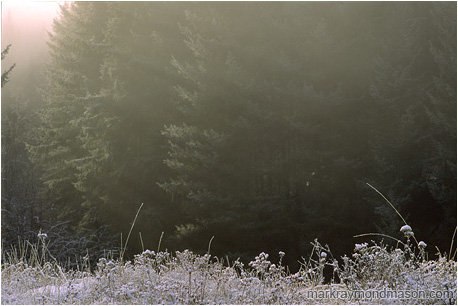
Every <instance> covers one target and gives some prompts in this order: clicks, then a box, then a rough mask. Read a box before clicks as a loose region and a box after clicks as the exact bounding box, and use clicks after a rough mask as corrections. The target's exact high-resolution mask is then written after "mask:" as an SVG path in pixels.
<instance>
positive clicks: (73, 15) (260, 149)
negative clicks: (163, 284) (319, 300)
mask: <svg viewBox="0 0 458 306" xmlns="http://www.w3.org/2000/svg"><path fill="white" fill-rule="evenodd" d="M49 50H50V53H51V60H50V62H49V63H48V64H47V66H46V69H45V72H44V76H45V80H46V82H45V84H44V85H43V86H42V93H43V96H42V97H41V99H42V101H43V106H42V107H41V109H40V110H39V111H38V112H37V114H38V115H33V114H28V113H27V112H25V111H24V110H23V112H22V113H20V112H18V111H15V112H13V113H12V115H11V116H8V117H4V116H2V165H3V166H2V177H3V180H2V191H3V197H2V210H3V215H5V214H6V215H7V216H9V215H16V216H17V215H18V214H20V212H19V209H18V207H21V208H22V209H24V208H25V207H30V208H31V210H30V212H32V213H30V218H31V219H30V221H26V222H27V223H28V227H30V228H31V230H32V229H33V228H35V229H36V230H37V231H38V229H40V228H42V229H43V231H47V232H48V233H49V235H50V236H51V240H52V239H54V241H56V242H55V246H56V249H57V250H56V252H59V250H58V248H61V250H62V246H63V244H65V243H66V247H65V248H64V249H66V250H67V252H63V251H62V252H61V253H59V255H60V256H61V257H62V258H66V257H68V256H69V253H72V252H73V253H74V254H76V251H75V250H80V252H82V254H81V255H84V254H86V253H89V254H90V256H98V255H99V254H100V253H102V252H104V250H107V249H116V248H117V247H119V233H123V235H124V240H125V236H126V235H127V232H128V230H129V228H130V225H131V222H132V220H133V218H134V216H135V213H136V210H137V208H138V207H139V205H140V204H141V203H144V209H143V210H142V211H141V212H140V216H139V219H138V221H137V223H136V224H135V228H134V234H135V233H136V232H141V237H142V238H143V239H142V240H143V241H140V239H139V236H137V235H136V234H135V235H133V236H132V240H131V241H130V242H129V246H128V247H129V249H130V250H131V251H135V252H137V251H138V250H139V249H141V247H142V246H141V243H143V244H144V246H145V247H149V248H154V247H155V246H156V245H157V241H158V239H159V237H160V235H161V232H163V231H164V232H165V236H164V239H163V241H162V246H163V247H167V248H169V249H182V248H192V249H194V250H196V251H201V250H206V249H207V246H208V245H207V244H208V242H209V240H210V238H211V237H212V236H215V240H214V242H213V244H212V249H213V250H214V251H213V252H212V253H213V254H216V255H226V254H228V255H230V256H234V257H241V258H242V259H243V258H247V259H248V258H251V257H252V256H253V255H254V254H258V253H259V251H261V250H269V251H271V252H275V253H278V251H280V250H282V251H285V252H286V254H287V257H286V260H287V261H288V263H289V264H290V265H294V263H295V262H296V260H297V259H299V258H300V256H301V255H303V254H306V253H307V252H308V249H309V248H310V244H309V242H310V241H313V239H315V238H319V239H320V241H323V242H326V243H328V244H330V245H331V246H332V249H333V250H334V251H335V252H336V253H337V254H342V253H343V252H347V253H348V252H349V251H350V250H349V249H346V247H348V246H351V244H352V242H353V240H352V236H353V235H356V234H360V233H365V232H369V231H375V230H378V231H380V232H383V233H387V234H393V235H397V233H396V232H397V231H398V229H399V227H400V225H402V220H399V219H398V217H397V216H396V215H395V213H393V211H391V210H390V208H389V207H387V206H386V203H384V201H383V199H381V198H380V197H379V196H378V195H377V194H376V193H374V192H373V191H372V190H371V189H370V188H368V187H367V186H366V185H365V184H364V183H365V182H370V183H371V184H373V185H374V186H376V187H377V188H378V189H379V190H380V191H381V192H383V193H384V194H385V195H386V196H387V197H388V198H390V199H391V201H392V202H393V203H395V205H396V206H397V207H398V209H399V210H400V212H401V214H403V215H404V216H406V219H407V220H408V222H409V224H410V223H411V224H412V225H414V227H415V228H416V229H419V231H418V233H417V234H418V235H419V236H421V238H422V239H423V240H425V241H428V245H430V246H431V252H432V253H434V252H435V250H434V249H433V248H434V245H435V244H436V245H437V246H438V247H439V248H440V249H441V250H443V251H445V250H446V249H448V247H449V244H450V241H451V237H452V234H453V231H454V228H455V226H456V200H457V199H456V3H449V2H448V3H446V2H439V3H346V2H341V3H334V2H332V3H300V2H291V3H280V2H269V3H250V2H246V3H242V2H240V3H226V2H220V3H198V2H190V3H168V2H164V3H162V2H138V3H129V2H73V3H71V4H67V5H65V6H62V8H61V13H60V16H59V17H58V18H57V19H56V20H55V22H54V26H53V30H52V33H51V34H50V42H49ZM2 57H3V53H2ZM2 85H3V76H2ZM11 99H12V98H11ZM16 99H18V98H17V97H16ZM10 104H11V103H10ZM2 114H3V113H2ZM37 116H38V117H39V119H40V120H39V122H35V121H36V120H35V121H34V120H32V121H33V122H34V123H33V124H26V125H24V126H22V131H20V133H21V134H19V135H16V134H14V132H15V131H17V128H18V127H19V125H18V123H17V122H19V121H21V120H28V119H27V118H29V117H30V118H35V119H36V118H37ZM21 135H27V137H25V136H21ZM16 146H18V148H19V149H15V148H16ZM26 147H27V149H28V150H25V149H24V148H26ZM14 150H19V151H20V154H17V153H15V152H14ZM17 159H24V160H25V161H24V164H26V165H28V166H30V165H31V162H32V164H33V169H35V170H34V172H27V169H26V168H24V167H23V168H21V167H20V166H17V163H16V160H17ZM13 165H16V166H15V167H16V168H15V169H16V170H14V169H13V170H12V167H13ZM13 172H14V173H19V174H20V175H19V176H16V177H15V176H14V175H11V173H13ZM27 173H28V174H29V175H26V174H27ZM32 174H33V175H32ZM38 174H39V176H40V177H39V178H38V177H36V176H37V175H38ZM10 185H18V186H30V188H32V189H33V192H29V193H25V192H23V191H21V188H13V189H11V188H9V187H8V186H10ZM21 193H22V194H31V195H33V196H34V200H31V199H28V200H27V199H22V200H21V201H27V205H26V204H25V202H22V203H17V204H14V205H13V204H11V203H13V202H14V201H16V200H15V199H18V195H19V194H21ZM34 201H35V202H34ZM14 203H16V202H14ZM32 203H40V206H39V208H38V206H36V205H35V206H34V205H32ZM38 215H39V216H40V218H39V219H37V220H38V221H36V222H35V221H33V218H34V217H35V216H38ZM16 219H17V218H16ZM16 219H15V218H6V217H5V218H3V219H2V229H10V228H15V227H16V228H17V227H18V226H19V224H18V222H19V221H18V220H16ZM24 220H25V219H24ZM32 222H35V223H32ZM53 224H54V227H53ZM56 225H59V226H57V227H56ZM17 235H19V236H21V237H22V238H26V237H25V236H24V235H21V234H20V233H16V232H14V231H7V232H6V233H5V232H4V235H3V237H2V238H3V239H4V241H8V243H11V241H14V239H16V236H17ZM134 236H135V237H134ZM65 241H66V242H65ZM57 242H59V243H57ZM70 246H71V247H70ZM70 256H74V255H70Z"/></svg>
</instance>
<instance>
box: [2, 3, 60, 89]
mask: <svg viewBox="0 0 458 306" xmlns="http://www.w3.org/2000/svg"><path fill="white" fill-rule="evenodd" d="M59 3H64V2H63V1H60V2H57V1H18V0H7V1H2V2H1V6H2V31H1V32H2V38H1V40H2V50H4V49H5V48H6V46H7V45H9V44H11V49H10V52H9V54H8V55H7V57H6V58H5V60H4V61H2V71H3V70H5V69H6V68H8V67H9V66H11V65H12V64H13V63H16V68H15V69H14V73H12V74H11V76H10V79H11V81H12V82H11V84H13V83H15V84H17V81H18V79H19V80H21V79H22V80H23V79H24V78H25V76H26V75H30V74H33V73H38V72H37V71H36V70H37V69H38V68H36V67H38V66H39V65H40V63H42V62H45V61H46V58H47V54H48V52H47V46H46V41H47V39H48V35H47V32H48V31H51V24H52V21H53V18H54V17H56V16H57V14H58V12H59ZM13 81H14V82H13ZM11 84H10V86H9V87H11Z"/></svg>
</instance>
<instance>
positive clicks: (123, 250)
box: [120, 203, 144, 261]
mask: <svg viewBox="0 0 458 306" xmlns="http://www.w3.org/2000/svg"><path fill="white" fill-rule="evenodd" d="M143 204H144V203H142V204H141V205H140V207H139V208H138V210H137V214H136V215H135V218H134V221H133V222H132V225H131V227H130V230H129V234H127V238H126V243H125V244H124V249H121V254H120V259H121V261H122V260H123V258H124V253H125V252H126V248H127V244H128V243H129V238H130V234H131V233H132V229H133V228H134V225H135V221H137V217H138V214H139V213H140V210H141V209H142V207H143ZM121 248H122V246H121Z"/></svg>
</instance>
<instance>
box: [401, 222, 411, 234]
mask: <svg viewBox="0 0 458 306" xmlns="http://www.w3.org/2000/svg"><path fill="white" fill-rule="evenodd" d="M400 231H401V232H403V233H404V234H405V233H407V232H412V228H411V227H410V226H408V225H407V224H406V225H404V226H402V227H401V229H400Z"/></svg>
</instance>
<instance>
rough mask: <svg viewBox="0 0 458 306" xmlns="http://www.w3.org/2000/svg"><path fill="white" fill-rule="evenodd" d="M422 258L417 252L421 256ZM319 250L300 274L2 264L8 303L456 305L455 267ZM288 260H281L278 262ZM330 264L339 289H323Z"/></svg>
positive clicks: (150, 256)
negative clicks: (89, 269) (341, 255)
mask: <svg viewBox="0 0 458 306" xmlns="http://www.w3.org/2000/svg"><path fill="white" fill-rule="evenodd" d="M417 251H418V250H417ZM329 254H330V253H329V252H328V249H326V248H324V247H322V246H321V245H319V243H318V242H315V244H314V254H313V256H311V257H310V260H309V261H308V262H304V263H303V265H302V268H301V270H300V271H299V272H297V273H295V274H288V273H286V269H285V267H284V266H282V265H281V262H279V263H272V262H270V261H269V256H268V254H266V253H261V254H260V255H259V256H257V257H256V258H255V259H254V260H253V261H252V262H250V263H249V264H248V266H247V267H245V266H244V264H243V263H241V262H239V261H235V262H233V263H231V265H230V266H228V265H227V262H226V261H225V260H220V259H218V258H216V257H211V256H210V255H208V254H206V255H197V254H194V253H192V252H191V251H188V250H185V251H183V252H176V253H175V254H174V255H173V256H172V254H169V253H167V252H158V253H155V252H153V251H148V250H147V251H145V252H143V253H142V254H139V255H137V256H136V257H135V259H134V261H133V262H130V261H129V262H120V261H114V260H108V259H105V258H101V259H100V260H99V262H98V264H97V268H96V269H95V271H94V272H93V273H90V272H81V271H79V272H75V271H67V272H64V271H63V270H62V268H60V267H59V266H58V265H57V264H55V263H52V262H47V263H45V264H35V265H34V266H30V265H28V264H26V263H25V262H24V261H19V262H16V263H11V262H10V263H4V264H3V265H2V288H1V293H2V297H1V302H2V304H456V301H457V300H456V288H457V287H456V262H455V261H452V260H447V259H446V257H445V256H441V257H439V258H438V259H436V260H430V261H426V260H424V257H422V253H421V251H420V252H417V253H415V252H414V250H412V249H411V248H405V249H403V250H401V249H394V250H388V249H387V248H386V247H383V246H379V245H376V244H373V245H371V246H369V245H368V244H359V245H357V246H356V247H355V253H354V254H352V255H351V257H344V258H343V263H341V264H340V265H337V263H336V260H335V259H333V258H329V257H330V255H329ZM283 255H284V253H283V252H281V253H280V258H281V257H282V256H283ZM325 265H330V266H332V267H334V268H335V273H336V275H338V277H339V278H340V280H341V282H340V283H334V284H327V285H323V274H322V273H323V267H324V266H325Z"/></svg>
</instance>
